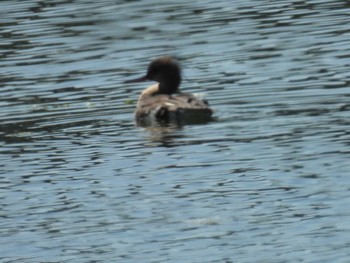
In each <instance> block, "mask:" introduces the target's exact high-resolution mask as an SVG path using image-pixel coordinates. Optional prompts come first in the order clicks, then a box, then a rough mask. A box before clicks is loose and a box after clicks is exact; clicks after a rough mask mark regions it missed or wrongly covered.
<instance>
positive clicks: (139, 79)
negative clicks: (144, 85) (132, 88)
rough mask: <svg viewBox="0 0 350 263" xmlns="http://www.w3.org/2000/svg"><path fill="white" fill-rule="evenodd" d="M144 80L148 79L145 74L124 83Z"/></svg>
mask: <svg viewBox="0 0 350 263" xmlns="http://www.w3.org/2000/svg"><path fill="white" fill-rule="evenodd" d="M146 80H148V78H147V76H143V77H141V78H137V79H130V80H127V81H125V82H124V83H136V82H142V81H146Z"/></svg>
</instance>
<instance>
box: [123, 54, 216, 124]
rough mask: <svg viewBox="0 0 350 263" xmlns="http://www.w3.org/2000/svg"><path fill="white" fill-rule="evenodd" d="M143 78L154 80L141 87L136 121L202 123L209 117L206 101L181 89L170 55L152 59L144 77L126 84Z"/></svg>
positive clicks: (179, 72) (129, 81) (178, 76)
mask: <svg viewBox="0 0 350 263" xmlns="http://www.w3.org/2000/svg"><path fill="white" fill-rule="evenodd" d="M146 80H153V81H156V82H157V83H156V84H153V85H151V86H150V87H148V88H147V89H145V90H143V91H142V93H141V95H140V97H139V99H138V102H137V108H136V111H135V118H136V121H137V123H138V124H145V123H150V122H152V120H156V121H158V122H159V121H160V122H166V123H168V122H173V121H175V122H180V123H185V124H190V123H202V122H207V121H209V120H211V115H212V113H213V110H212V109H211V108H210V107H209V104H208V102H207V101H206V100H203V99H200V98H199V97H197V96H195V95H193V94H189V93H181V92H180V89H179V87H180V84H181V68H180V65H179V63H178V62H177V61H176V60H175V59H173V58H172V57H168V56H166V57H160V58H158V59H156V60H154V61H152V62H151V63H150V64H149V66H148V69H147V73H146V75H145V76H143V77H141V78H137V79H133V80H128V81H126V83H134V82H140V81H146Z"/></svg>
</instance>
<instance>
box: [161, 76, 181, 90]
mask: <svg viewBox="0 0 350 263" xmlns="http://www.w3.org/2000/svg"><path fill="white" fill-rule="evenodd" d="M180 83H181V78H176V79H172V80H171V81H161V82H160V83H159V90H158V92H159V94H173V93H179V92H180V91H179V87H180Z"/></svg>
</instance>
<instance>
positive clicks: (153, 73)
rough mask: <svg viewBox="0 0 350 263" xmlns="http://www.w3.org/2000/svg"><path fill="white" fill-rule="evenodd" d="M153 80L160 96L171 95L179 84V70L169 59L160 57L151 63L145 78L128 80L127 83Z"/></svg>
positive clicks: (173, 60) (174, 62)
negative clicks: (156, 84) (157, 86)
mask: <svg viewBox="0 0 350 263" xmlns="http://www.w3.org/2000/svg"><path fill="white" fill-rule="evenodd" d="M145 80H154V81H157V82H158V83H159V93H160V94H172V93H175V92H177V91H178V89H179V86H180V83H181V69H180V66H179V64H178V62H177V61H176V60H175V59H173V58H171V57H161V58H158V59H156V60H154V61H152V62H151V63H150V64H149V66H148V69H147V73H146V75H145V76H143V77H141V78H138V79H135V80H129V81H127V83H131V82H139V81H145Z"/></svg>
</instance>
